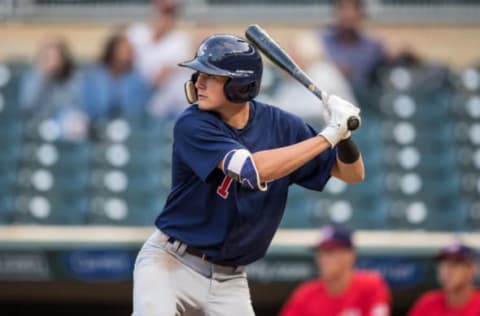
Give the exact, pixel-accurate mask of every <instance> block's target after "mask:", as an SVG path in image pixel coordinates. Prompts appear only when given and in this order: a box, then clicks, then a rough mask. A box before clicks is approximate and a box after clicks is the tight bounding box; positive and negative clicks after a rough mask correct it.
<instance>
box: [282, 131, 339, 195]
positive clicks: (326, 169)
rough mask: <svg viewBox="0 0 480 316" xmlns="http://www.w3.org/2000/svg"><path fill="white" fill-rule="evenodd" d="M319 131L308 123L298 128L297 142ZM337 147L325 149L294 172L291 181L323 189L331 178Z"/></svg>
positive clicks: (315, 188) (319, 189)
mask: <svg viewBox="0 0 480 316" xmlns="http://www.w3.org/2000/svg"><path fill="white" fill-rule="evenodd" d="M317 134H318V133H317V132H316V131H315V130H314V129H313V127H311V126H310V125H308V124H305V123H303V126H302V127H301V128H300V129H299V130H298V134H297V142H301V141H303V140H306V139H308V138H311V137H314V136H316V135H317ZM336 156H337V150H336V148H334V149H331V148H327V149H325V150H324V151H323V152H322V153H321V154H320V155H318V156H317V157H315V158H314V159H312V160H311V161H309V162H308V163H306V164H305V165H303V166H302V167H301V168H299V169H298V170H297V171H295V172H294V173H292V175H291V178H290V181H291V182H292V183H296V184H298V185H300V186H303V187H305V188H308V189H312V190H318V191H321V190H323V187H324V186H325V184H327V181H328V180H329V179H330V172H331V170H332V168H333V165H334V163H335V161H336Z"/></svg>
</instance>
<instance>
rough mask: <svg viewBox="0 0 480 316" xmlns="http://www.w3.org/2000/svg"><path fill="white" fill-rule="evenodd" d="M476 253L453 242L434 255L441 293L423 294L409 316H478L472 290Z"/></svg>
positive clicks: (477, 297) (478, 300)
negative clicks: (436, 261)
mask: <svg viewBox="0 0 480 316" xmlns="http://www.w3.org/2000/svg"><path fill="white" fill-rule="evenodd" d="M475 258H476V254H475V251H474V250H473V249H472V248H470V247H468V246H466V245H464V244H462V243H460V242H459V241H455V242H454V243H452V244H451V245H449V246H447V247H445V248H443V249H441V250H440V252H439V253H438V254H437V256H436V259H437V260H438V262H439V264H438V280H439V281H440V284H441V285H442V289H441V290H434V291H430V292H427V293H425V294H424V295H423V296H422V297H420V299H419V300H418V302H417V303H416V304H415V305H414V307H413V308H412V310H411V311H410V313H409V316H420V315H421V316H430V315H432V316H433V315H435V316H447V315H448V316H473V315H480V291H478V290H475V286H474V281H475V273H476V263H475Z"/></svg>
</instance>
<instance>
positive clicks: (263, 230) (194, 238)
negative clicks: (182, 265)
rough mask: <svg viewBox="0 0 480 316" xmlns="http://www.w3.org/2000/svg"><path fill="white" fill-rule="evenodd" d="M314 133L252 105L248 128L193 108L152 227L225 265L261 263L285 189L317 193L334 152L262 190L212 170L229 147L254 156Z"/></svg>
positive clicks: (179, 133)
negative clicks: (169, 184)
mask: <svg viewBox="0 0 480 316" xmlns="http://www.w3.org/2000/svg"><path fill="white" fill-rule="evenodd" d="M315 135H317V132H316V131H315V130H314V129H313V128H311V127H310V126H308V125H307V124H305V123H304V122H303V121H302V120H301V119H300V118H298V117H297V116H294V115H293V114H290V113H287V112H285V111H282V110H280V109H278V108H276V107H273V106H270V105H266V104H262V103H260V102H257V101H251V102H250V115H249V121H248V123H247V125H246V126H245V127H244V128H243V129H241V130H238V129H235V128H233V127H231V126H229V125H227V124H226V123H224V122H223V121H222V120H221V119H220V117H219V116H218V115H217V114H216V113H214V112H208V111H202V110H199V109H198V106H197V105H192V106H191V107H189V108H188V109H186V110H185V112H184V113H183V114H182V115H181V116H180V117H179V119H178V121H177V122H176V124H175V128H174V142H173V157H172V189H171V192H170V194H169V196H168V198H167V202H166V204H165V208H164V210H163V212H162V213H161V214H160V215H159V216H158V218H157V220H156V222H155V223H156V226H157V227H158V228H159V229H160V230H162V231H163V232H164V233H166V234H167V235H169V236H171V237H173V238H175V239H177V240H180V241H182V242H184V243H186V244H187V245H190V246H193V247H196V248H199V249H201V250H202V251H204V253H205V254H206V255H208V256H209V260H210V261H212V262H214V263H218V264H223V265H231V266H236V265H245V264H249V263H251V262H253V261H255V260H257V259H259V258H261V257H263V256H264V255H265V253H266V251H267V249H268V246H269V245H270V242H271V240H272V238H273V235H274V233H275V231H276V230H277V228H278V226H279V224H280V220H281V218H282V215H283V212H284V209H285V204H286V200H287V195H288V187H289V186H290V185H291V184H292V183H297V184H299V185H301V186H304V187H306V188H310V189H314V190H322V189H323V187H324V186H325V184H326V182H327V181H328V179H329V178H330V171H331V169H332V166H333V164H334V162H335V157H336V150H335V149H327V150H325V151H324V152H323V153H322V154H321V155H319V156H317V157H316V158H315V159H313V160H311V161H310V162H308V163H307V164H305V165H304V166H303V167H301V168H300V169H298V170H296V171H295V172H294V173H292V174H290V175H288V176H285V177H283V178H280V179H277V180H275V181H272V182H269V183H268V189H267V191H265V192H262V191H255V190H251V189H248V188H243V187H242V186H241V185H240V183H238V182H236V181H232V179H231V178H229V177H227V176H225V175H224V174H223V172H222V171H221V170H219V169H218V168H217V165H218V164H219V162H220V161H221V160H222V159H223V157H224V156H225V154H227V153H228V152H229V151H231V150H233V149H241V148H244V149H247V150H249V151H250V152H252V153H255V152H258V151H261V150H267V149H274V148H278V147H283V146H288V145H292V144H295V143H298V142H300V141H303V140H306V139H308V138H310V137H313V136H315Z"/></svg>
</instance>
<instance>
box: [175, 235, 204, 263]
mask: <svg viewBox="0 0 480 316" xmlns="http://www.w3.org/2000/svg"><path fill="white" fill-rule="evenodd" d="M167 241H168V242H169V243H171V244H173V243H174V242H175V241H176V239H175V238H173V237H168V240H167ZM185 252H186V253H189V254H191V255H193V256H195V257H199V258H201V259H202V260H207V261H209V259H210V257H209V256H207V255H206V254H205V253H204V252H203V251H201V250H200V249H198V248H195V247H191V246H187V248H185Z"/></svg>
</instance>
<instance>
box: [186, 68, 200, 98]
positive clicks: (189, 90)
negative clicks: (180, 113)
mask: <svg viewBox="0 0 480 316" xmlns="http://www.w3.org/2000/svg"><path fill="white" fill-rule="evenodd" d="M197 79H198V71H197V72H194V73H193V74H192V77H191V78H190V80H188V81H187V82H185V85H184V88H185V97H186V98H187V101H188V103H190V104H192V103H195V102H197V100H198V94H197V88H195V83H196V82H197Z"/></svg>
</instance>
